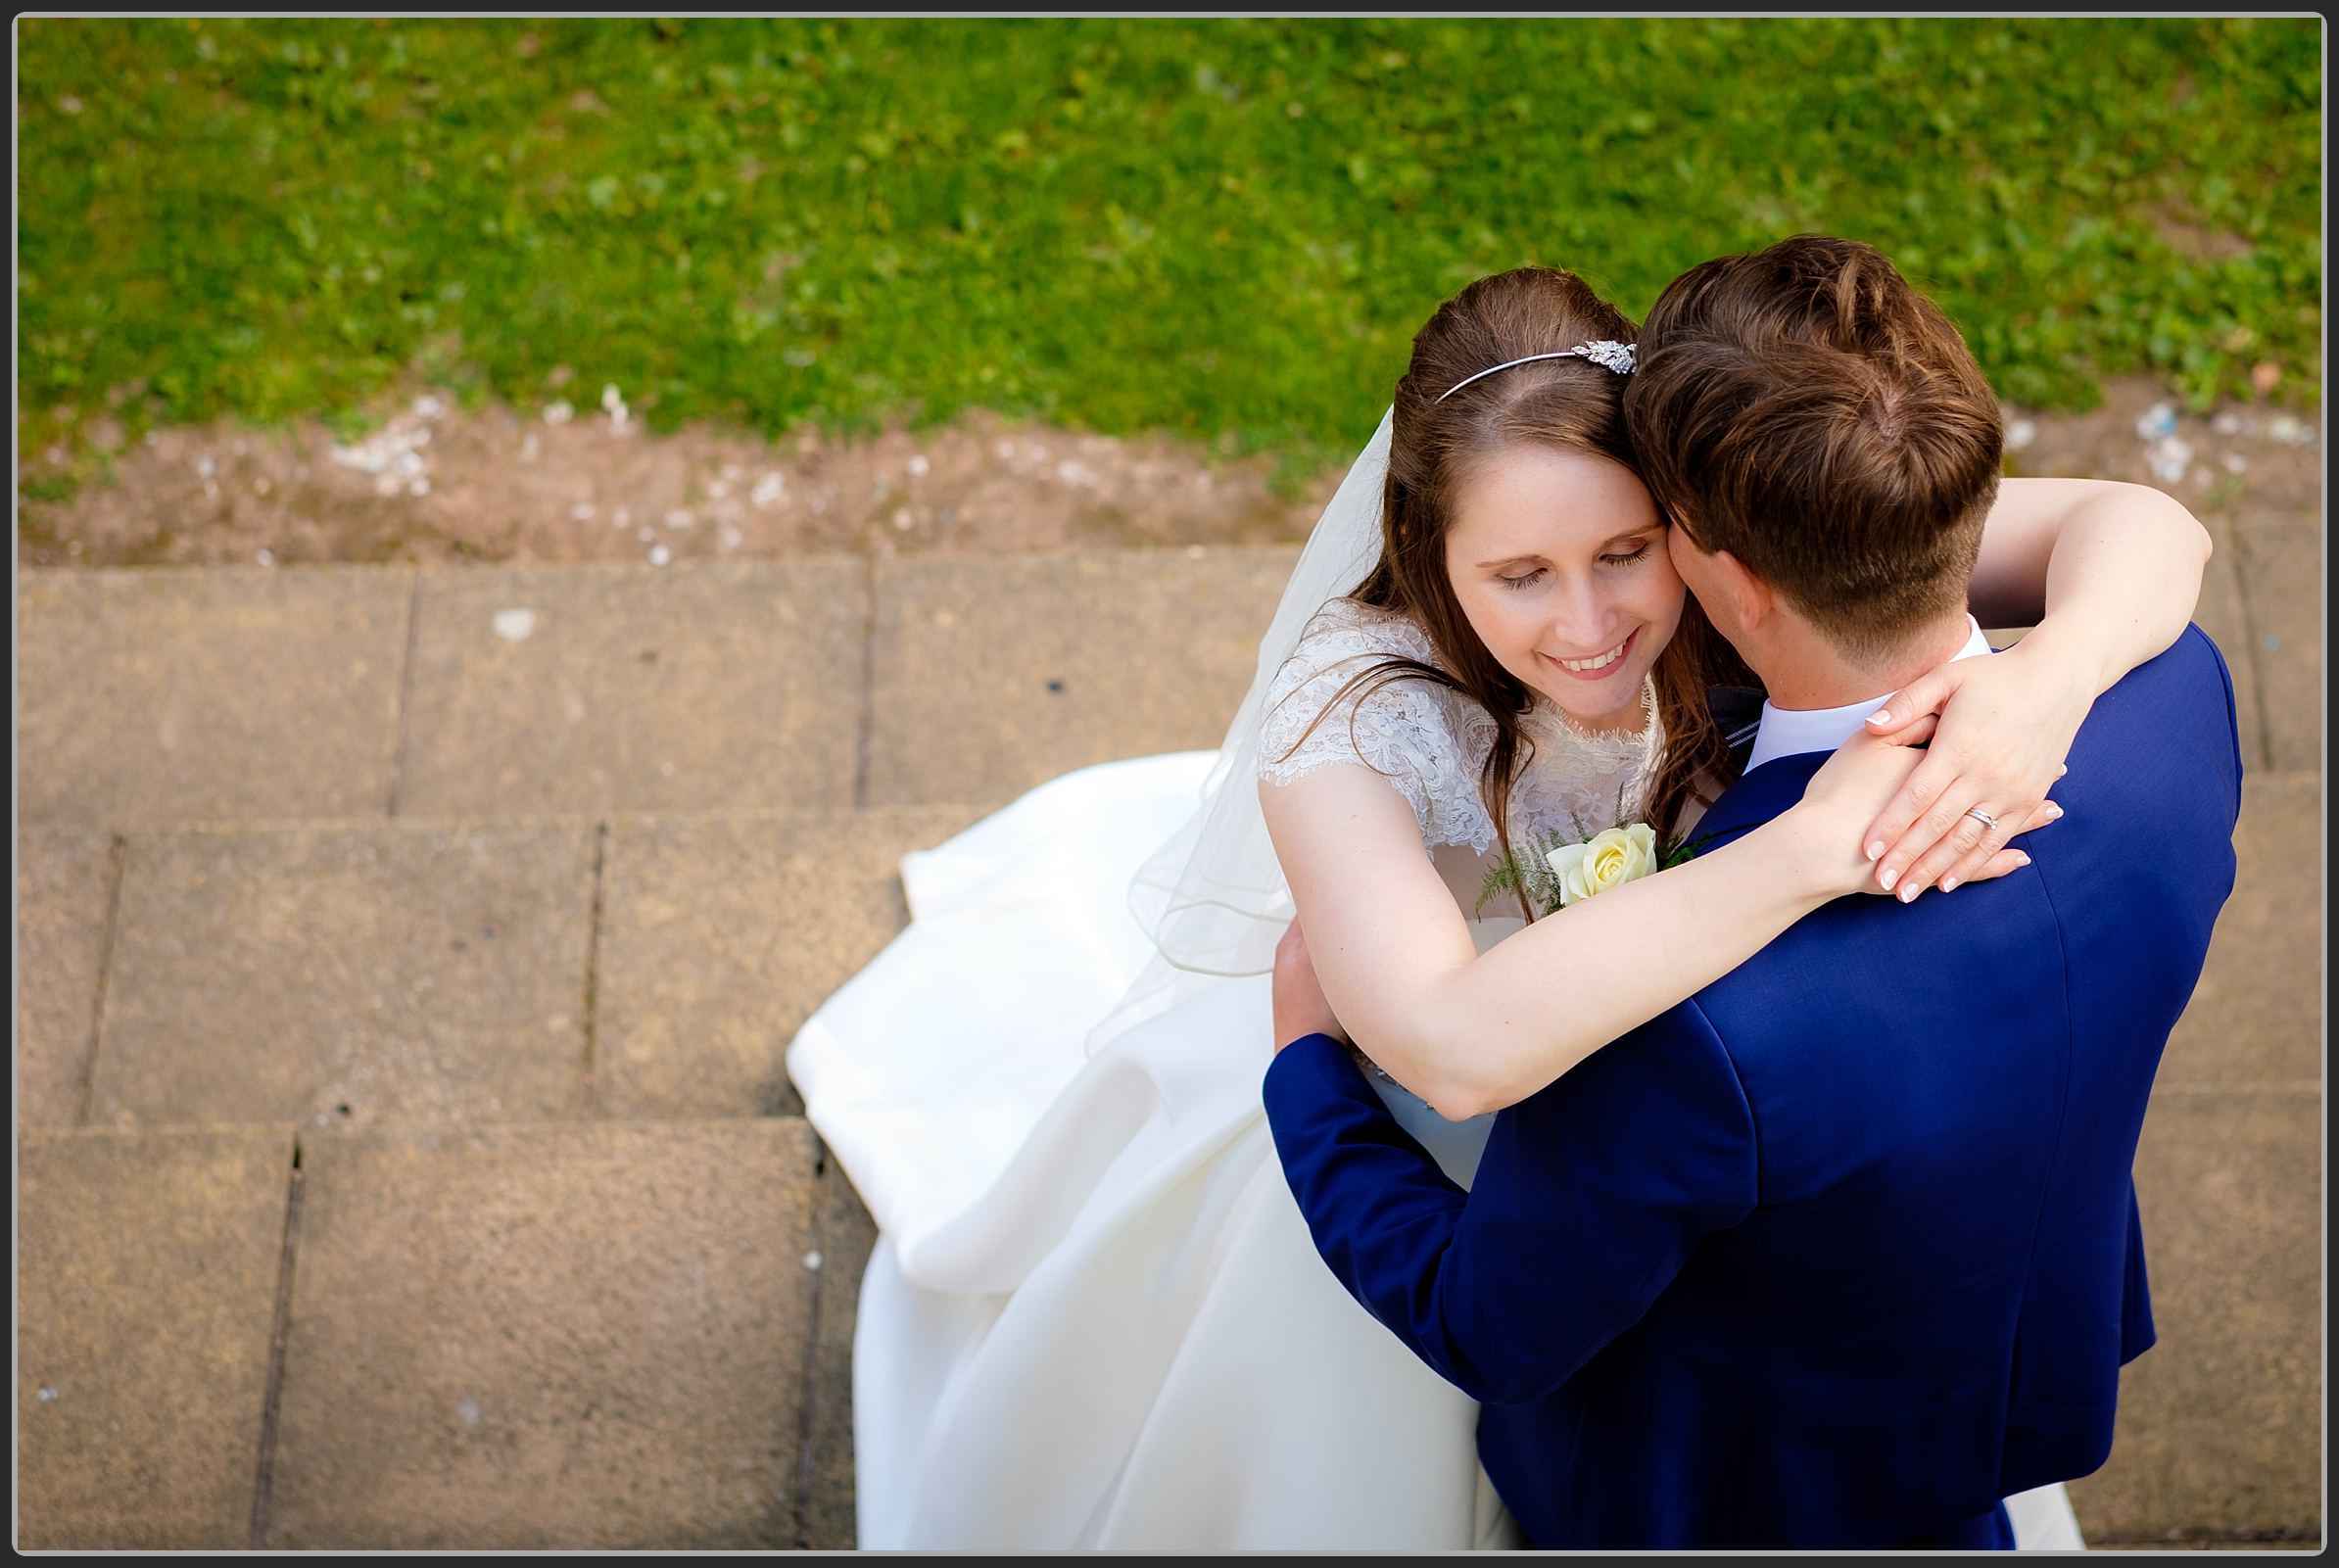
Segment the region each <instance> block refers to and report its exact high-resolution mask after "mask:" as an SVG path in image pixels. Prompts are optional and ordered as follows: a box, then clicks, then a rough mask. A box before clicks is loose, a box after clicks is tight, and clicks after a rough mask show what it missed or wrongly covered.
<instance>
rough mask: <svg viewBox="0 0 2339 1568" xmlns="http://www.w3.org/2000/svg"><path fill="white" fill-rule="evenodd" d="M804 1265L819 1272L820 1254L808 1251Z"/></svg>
mask: <svg viewBox="0 0 2339 1568" xmlns="http://www.w3.org/2000/svg"><path fill="white" fill-rule="evenodd" d="M804 1266H805V1267H806V1268H809V1269H812V1270H814V1271H816V1272H817V1271H818V1270H819V1268H820V1254H818V1253H806V1254H805V1255H804Z"/></svg>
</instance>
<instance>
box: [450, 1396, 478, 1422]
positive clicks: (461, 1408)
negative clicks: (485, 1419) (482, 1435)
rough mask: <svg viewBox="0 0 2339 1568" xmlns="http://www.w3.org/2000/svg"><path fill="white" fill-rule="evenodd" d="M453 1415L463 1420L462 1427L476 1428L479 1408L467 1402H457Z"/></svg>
mask: <svg viewBox="0 0 2339 1568" xmlns="http://www.w3.org/2000/svg"><path fill="white" fill-rule="evenodd" d="M454 1413H455V1414H457V1415H459V1416H461V1417H462V1418H463V1425H465V1426H477V1425H478V1424H479V1406H478V1405H477V1404H475V1403H473V1402H471V1401H469V1400H457V1401H456V1402H455V1405H454Z"/></svg>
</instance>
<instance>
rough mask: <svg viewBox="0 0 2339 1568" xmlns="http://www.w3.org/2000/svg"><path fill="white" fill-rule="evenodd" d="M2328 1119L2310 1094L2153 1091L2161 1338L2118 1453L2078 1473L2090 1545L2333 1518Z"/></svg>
mask: <svg viewBox="0 0 2339 1568" xmlns="http://www.w3.org/2000/svg"><path fill="white" fill-rule="evenodd" d="M2321 1116H2322V1107H2321V1099H2320V1096H2319V1095H2317V1094H2316V1093H2315V1092H2314V1091H2311V1090H2303V1091H2273V1092H2228V1091H2223V1090H2214V1089H2196V1090H2186V1089H2169V1088H2164V1089H2159V1090H2156V1092H2155V1093H2154V1096H2153V1105H2152V1109H2151V1111H2150V1112H2149V1113H2148V1114H2147V1115H2146V1117H2145V1118H2144V1138H2143V1142H2142V1145H2141V1146H2140V1147H2139V1149H2138V1150H2137V1154H2136V1192H2137V1202H2138V1204H2139V1206H2140V1207H2141V1209H2142V1211H2143V1215H2144V1239H2145V1257H2146V1260H2147V1266H2148V1272H2149V1276H2150V1280H2151V1288H2152V1307H2153V1317H2154V1320H2155V1324H2156V1327H2157V1328H2158V1330H2159V1341H2158V1343H2157V1344H2155V1345H2154V1347H2153V1348H2152V1349H2151V1350H2150V1351H2147V1352H2146V1353H2145V1354H2143V1355H2141V1356H2139V1357H2138V1358H2137V1359H2136V1360H2134V1361H2132V1362H2130V1363H2129V1364H2128V1365H2127V1366H2126V1368H2125V1369H2124V1370H2123V1372H2122V1373H2121V1378H2120V1415H2119V1422H2118V1426H2117V1429H2116V1435H2115V1437H2114V1439H2113V1444H2112V1457H2111V1458H2110V1460H2109V1461H2108V1462H2106V1464H2105V1465H2104V1467H2103V1468H2102V1469H2101V1470H2099V1471H2097V1472H2096V1473H2095V1474H2094V1475H2092V1476H2088V1477H2084V1478H2082V1479H2080V1480H2078V1481H2075V1482H2073V1483H2072V1484H2071V1496H2072V1505H2073V1507H2074V1508H2075V1510H2076V1512H2077V1514H2078V1516H2079V1526H2080V1528H2081V1530H2082V1531H2084V1532H2085V1534H2086V1535H2087V1537H2088V1539H2089V1540H2090V1541H2091V1542H2092V1541H2094V1540H2096V1539H2097V1538H2102V1539H2105V1540H2124V1541H2165V1540H2172V1539H2179V1538H2186V1537H2208V1538H2216V1537H2228V1538H2230V1537H2236V1536H2254V1535H2265V1534H2288V1535H2292V1536H2294V1537H2295V1536H2304V1535H2310V1534H2313V1533H2315V1532H2317V1531H2319V1530H2320V1528H2321V1512H2320V1508H2321V1504H2320V1491H2321V1477H2322V1438H2321V1424H2322V1401H2321V1394H2320V1385H2321V1380H2322V1370H2323V1369H2322V1351H2321V1344H2320V1339H2321V1327H2322V1299H2321V1278H2320V1276H2321V1272H2322V1254H2321V1246H2322V1224H2321V1219H2320V1214H2319V1209H2320V1202H2321V1199H2320V1192H2321V1185H2322V1136H2321V1129H2320V1122H2321Z"/></svg>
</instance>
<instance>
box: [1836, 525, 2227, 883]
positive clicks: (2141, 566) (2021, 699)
mask: <svg viewBox="0 0 2339 1568" xmlns="http://www.w3.org/2000/svg"><path fill="white" fill-rule="evenodd" d="M2209 554H2210V538H2209V531H2208V530H2207V529H2205V528H2203V527H2202V526H2201V524H2200V523H2199V522H2198V521H2196V520H2195V519H2194V517H2193V514H2192V513H2191V512H2189V511H2187V510H2186V509H2185V507H2184V505H2183V503H2181V502H2180V501H2178V500H2177V499H2175V498H2174V497H2172V496H2169V495H2166V494H2164V493H2162V492H2161V491H2158V490H2155V489H2153V488H2152V487H2151V486H2149V485H2128V484H2120V483H2116V482H2114V481H2111V480H2103V479H2005V480H2000V481H1999V483H1998V499H1997V502H1996V504H1995V505H1993V506H1992V507H1991V508H1990V513H1989V518H1988V521H1987V522H1986V523H1985V524H1984V525H1983V528H1982V535H1981V558H1980V560H1979V561H1978V562H1977V563H1976V565H1975V568H1974V575H1973V579H1972V581H1971V582H1970V583H1969V585H1968V589H1967V597H1968V603H1969V604H1970V606H1971V608H1972V609H1973V612H1974V615H1975V617H1976V618H1977V619H1978V620H1980V621H1981V624H1982V625H1983V626H2030V625H2032V624H2033V623H2035V625H2036V630H2034V631H2032V632H2031V633H2030V634H2029V636H2028V637H2026V638H2024V639H2023V640H2022V641H2020V642H2018V643H2016V644H2015V645H2014V646H2013V647H2012V648H2010V649H2008V650H2007V651H2006V652H2005V653H2003V654H2000V655H1999V656H1998V657H1997V658H1994V659H1986V660H1983V659H1966V660H1960V661H1957V662H1954V663H1951V664H1947V665H1944V666H1942V667H1941V668H1940V669H1938V670H1934V671H1933V672H1932V673H1931V674H1929V675H1926V676H1924V677H1922V678H1920V679H1919V680H1917V681H1915V682H1913V683H1911V684H1910V685H1909V686H1907V687H1905V688H1903V689H1901V690H1900V691H1898V692H1895V693H1894V694H1893V696H1892V698H1891V700H1889V701H1887V702H1886V704H1885V707H1884V710H1883V714H1882V715H1880V717H1879V719H1877V720H1872V721H1871V729H1872V731H1873V732H1874V733H1875V734H1877V735H1879V736H1884V737H1886V738H1887V739H1892V740H1896V741H1901V742H1908V741H1914V740H1921V739H1930V749H1929V752H1928V755H1927V756H1926V759H1925V761H1924V763H1923V765H1922V766H1920V767H1919V768H1918V769H1917V770H1916V771H1915V772H1914V773H1913V774H1911V775H1910V777H1909V781H1908V783H1907V784H1906V785H1904V786H1903V787H1902V788H1901V790H1900V791H1899V792H1898V793H1897V794H1896V795H1895V796H1894V798H1893V799H1892V801H1891V802H1890V803H1889V804H1888V805H1887V806H1886V808H1885V810H1884V812H1883V813H1882V814H1881V815H1880V816H1879V817H1878V818H1877V820H1876V822H1875V823H1874V824H1873V825H1872V826H1871V828H1870V830H1869V832H1868V834H1867V836H1866V842H1867V843H1868V845H1869V846H1870V847H1871V848H1872V850H1873V851H1874V854H1873V855H1872V858H1874V859H1875V860H1876V862H1877V867H1876V871H1877V879H1878V881H1879V883H1880V884H1881V885H1883V886H1886V887H1894V888H1896V889H1897V890H1898V891H1900V892H1902V893H1904V894H1906V895H1908V896H1910V897H1914V896H1915V895H1916V893H1917V892H1919V891H1920V890H1922V889H1924V888H1925V887H1928V886H1933V885H1938V886H1941V887H1952V886H1955V885H1956V884H1957V883H1958V882H1959V881H1961V880H1971V879H1973V878H1974V876H1975V875H1976V873H1977V871H1978V869H1979V868H1980V867H1981V864H1982V863H1983V862H1984V861H1985V860H1986V859H1987V858H1988V856H1989V855H1990V854H1991V853H1993V852H1994V851H1995V850H1996V849H1997V848H1998V847H2000V846H2001V845H2002V844H2003V843H2004V838H2003V836H1999V837H1997V838H1994V839H1993V838H1992V837H1991V836H1990V835H1987V834H1983V833H1980V832H1978V831H1977V829H1978V825H1977V824H1976V823H1975V821H1974V820H1973V819H1972V818H1969V817H1967V816H1966V815H1965V813H1966V809H1967V808H1968V807H1970V806H1976V805H1981V806H1984V807H1986V808H1987V809H1988V810H1990V811H1991V812H1993V813H1996V814H1999V815H2001V816H2002V817H2004V816H2016V817H2019V816H2021V815H2023V814H2026V813H2029V812H2030V811H2033V810H2035V809H2036V808H2037V807H2038V805H2039V803H2040V801H2041V800H2042V799H2043V798H2044V797H2045V794H2046V791H2047V788H2048V786H2049V785H2050V784H2053V783H2054V780H2055V776H2056V774H2057V773H2058V772H2059V771H2060V769H2061V767H2062V764H2063V759H2064V757H2065V756H2066V755H2068V754H2069V752H2070V750H2071V743H2072V740H2073V738H2074V737H2075V736H2076V735H2077V734H2078V730H2079V725H2080V724H2081V722H2082V721H2084V720H2085V719H2086V717H2087V710H2088V709H2089V708H2090V707H2091V706H2093V705H2094V702H2095V699H2096V698H2097V697H2099V696H2101V695H2103V693H2104V692H2105V691H2107V690H2109V689H2111V688H2112V686H2113V685H2114V684H2115V683H2117V682H2118V681H2119V680H2120V678H2121V677H2122V676H2124V675H2125V674H2127V672H2128V671H2130V670H2132V669H2134V668H2135V667H2136V666H2137V665H2139V664H2142V663H2143V662H2144V661H2146V660H2147V659H2150V658H2153V657H2155V656H2156V655H2158V654H2160V653H2162V652H2164V651H2166V650H2167V649H2168V647H2169V645H2170V644H2171V643H2172V642H2174V641H2176V639H2177V637H2178V636H2179V635H2180V634H2181V633H2182V632H2183V631H2184V629H2185V623H2186V622H2187V621H2189V620H2191V619H2192V615H2193V607H2194V605H2195V604H2196V603H2198V602H2199V600H2200V597H2201V578H2202V573H2203V570H2204V568H2206V566H2207V565H2208V562H2209ZM1936 712H1937V713H1938V714H1939V727H1938V730H1937V732H1936V731H1935V729H1934V727H1933V720H1932V719H1930V718H1929V717H1928V715H1931V714H1933V713H1936Z"/></svg>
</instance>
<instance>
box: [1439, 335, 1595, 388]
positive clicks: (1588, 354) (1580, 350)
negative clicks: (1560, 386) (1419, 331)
mask: <svg viewBox="0 0 2339 1568" xmlns="http://www.w3.org/2000/svg"><path fill="white" fill-rule="evenodd" d="M1634 347H1635V345H1633V344H1630V343H1617V342H1614V341H1612V340H1611V339H1607V338H1602V339H1600V340H1599V342H1598V343H1579V344H1577V345H1576V346H1575V347H1574V348H1572V349H1561V350H1560V351H1558V352H1557V353H1556V354H1530V355H1528V356H1526V357H1525V358H1523V359H1505V360H1504V361H1503V362H1502V363H1501V364H1494V365H1488V366H1487V367H1486V368H1485V369H1484V370H1481V371H1479V372H1478V374H1477V375H1475V376H1468V377H1465V378H1463V379H1462V380H1460V381H1456V383H1455V384H1454V385H1453V386H1451V387H1448V388H1447V389H1446V390H1445V391H1444V392H1441V393H1439V394H1438V402H1440V403H1444V402H1445V401H1446V400H1447V399H1448V398H1451V397H1453V396H1454V395H1455V394H1456V393H1457V392H1459V391H1461V389H1462V388H1464V387H1466V386H1468V385H1469V384H1470V383H1471V382H1473V381H1476V380H1478V379H1480V378H1481V377H1484V376H1491V375H1493V374H1494V373H1495V372H1496V371H1498V370H1507V369H1509V368H1510V367H1511V366H1512V365H1514V364H1531V363H1533V362H1534V361H1535V360H1537V359H1578V358H1581V359H1589V360H1591V361H1592V362H1593V363H1594V364H1596V365H1599V367H1600V368H1601V369H1603V370H1613V371H1615V372H1616V373H1617V374H1618V375H1620V376H1629V375H1631V374H1632V373H1633V349H1634Z"/></svg>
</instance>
